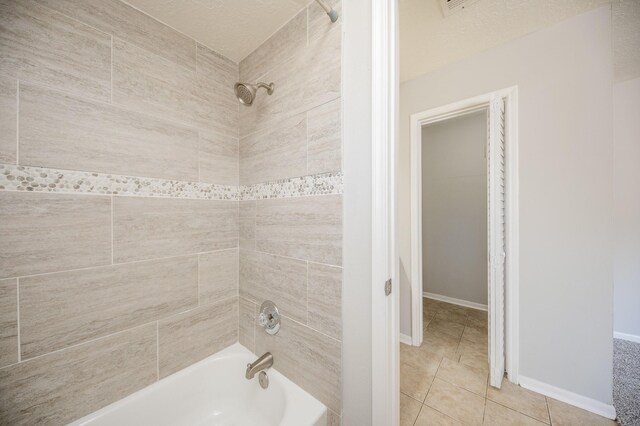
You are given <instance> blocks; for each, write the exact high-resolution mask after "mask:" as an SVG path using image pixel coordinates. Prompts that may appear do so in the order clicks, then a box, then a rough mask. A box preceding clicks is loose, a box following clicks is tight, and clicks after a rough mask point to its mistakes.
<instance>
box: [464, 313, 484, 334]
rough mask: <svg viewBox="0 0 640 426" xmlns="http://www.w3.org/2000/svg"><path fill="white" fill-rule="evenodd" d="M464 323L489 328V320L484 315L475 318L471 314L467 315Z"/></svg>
mask: <svg viewBox="0 0 640 426" xmlns="http://www.w3.org/2000/svg"><path fill="white" fill-rule="evenodd" d="M465 325H468V326H470V327H475V328H484V329H485V330H487V329H488V328H489V321H488V319H487V317H486V316H485V317H484V318H476V317H474V316H472V315H468V316H467V323H466V324H465Z"/></svg>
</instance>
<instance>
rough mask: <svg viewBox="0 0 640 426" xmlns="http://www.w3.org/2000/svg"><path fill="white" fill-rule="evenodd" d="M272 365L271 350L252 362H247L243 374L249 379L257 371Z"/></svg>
mask: <svg viewBox="0 0 640 426" xmlns="http://www.w3.org/2000/svg"><path fill="white" fill-rule="evenodd" d="M272 365H273V355H271V352H267V353H265V354H264V355H262V356H261V357H260V358H258V359H257V360H255V361H254V362H253V363H251V364H247V371H246V373H245V375H244V376H245V377H246V378H247V380H251V379H253V377H254V376H255V375H256V373H259V372H260V371H262V370H266V369H267V368H269V367H271V366H272Z"/></svg>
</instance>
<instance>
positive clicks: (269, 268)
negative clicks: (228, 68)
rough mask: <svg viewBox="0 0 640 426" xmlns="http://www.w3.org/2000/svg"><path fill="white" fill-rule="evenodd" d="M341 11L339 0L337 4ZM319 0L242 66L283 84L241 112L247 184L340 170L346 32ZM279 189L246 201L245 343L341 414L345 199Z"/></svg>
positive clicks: (250, 77) (251, 77)
mask: <svg viewBox="0 0 640 426" xmlns="http://www.w3.org/2000/svg"><path fill="white" fill-rule="evenodd" d="M333 5H334V7H335V8H336V9H337V10H338V11H340V3H339V2H337V1H334V2H333ZM340 22H341V21H340V20H339V21H338V22H337V23H335V24H332V23H331V22H330V21H329V19H328V17H327V15H326V14H325V13H324V11H323V10H322V9H321V8H320V7H319V6H318V5H317V4H316V3H312V4H310V5H309V6H308V8H307V10H305V11H302V12H301V13H300V14H298V15H297V16H296V17H294V18H293V19H292V20H291V21H290V22H289V23H287V24H286V25H285V26H284V27H283V28H281V29H280V30H279V31H278V32H277V33H276V34H274V35H273V36H272V37H271V38H269V39H268V40H267V41H266V42H265V43H264V44H263V45H261V46H260V47H259V48H258V49H257V50H255V51H254V52H253V53H251V54H250V55H249V56H248V57H247V58H245V59H244V60H243V61H241V63H240V79H241V80H242V81H248V82H255V81H264V82H266V83H271V82H273V83H275V91H274V93H273V95H272V96H267V95H266V93H265V92H261V93H260V95H259V97H258V98H257V100H256V102H255V103H254V105H253V106H252V107H251V108H247V107H241V108H240V125H239V130H240V184H241V185H253V184H260V183H263V182H267V181H272V180H275V179H287V178H291V177H296V176H305V175H315V174H326V173H329V174H332V175H340V172H341V163H342V155H341V151H342V126H341V98H340V97H341V69H340V68H341V38H342V29H341V24H340ZM292 195H296V194H291V193H289V194H276V197H275V198H270V199H262V198H261V197H250V198H257V199H255V200H246V199H243V201H240V342H241V343H242V344H243V345H245V346H246V347H248V348H250V349H252V350H253V351H254V352H255V353H256V354H257V355H262V354H263V353H264V352H266V351H270V352H271V353H272V354H273V355H274V363H275V367H276V368H277V369H278V370H280V371H281V372H282V373H283V374H285V375H286V376H288V377H289V378H290V379H292V380H293V381H294V382H296V383H297V384H298V385H300V386H301V387H302V388H304V389H305V390H307V391H308V392H309V393H311V394H312V395H314V396H315V397H316V398H318V399H319V400H320V401H322V402H323V403H324V404H325V405H327V407H329V409H330V422H331V424H339V422H340V416H341V411H342V383H341V381H342V367H341V364H342V361H341V346H342V345H341V338H342V327H341V323H342V320H341V317H342V315H341V300H342V297H341V293H342V292H341V290H342V195H341V190H338V191H330V193H325V194H324V195H318V196H314V195H311V196H309V195H307V196H295V197H292ZM265 299H271V300H273V301H274V302H275V303H276V304H277V305H278V307H279V308H280V312H281V314H282V315H283V319H282V328H281V329H280V331H279V333H278V334H277V335H275V336H270V335H268V334H266V333H265V332H264V330H262V328H261V327H259V326H257V325H256V321H255V316H256V313H257V310H258V308H259V306H260V304H261V303H262V301H264V300H265Z"/></svg>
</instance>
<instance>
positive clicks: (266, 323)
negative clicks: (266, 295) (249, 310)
mask: <svg viewBox="0 0 640 426" xmlns="http://www.w3.org/2000/svg"><path fill="white" fill-rule="evenodd" d="M257 320H258V324H259V325H260V326H261V327H262V328H264V330H265V331H266V332H267V333H269V334H272V335H273V334H276V333H277V332H278V331H279V330H280V312H278V307H277V306H276V304H275V303H273V302H272V301H270V300H266V301H265V302H264V303H262V305H261V306H260V313H259V314H258V318H257Z"/></svg>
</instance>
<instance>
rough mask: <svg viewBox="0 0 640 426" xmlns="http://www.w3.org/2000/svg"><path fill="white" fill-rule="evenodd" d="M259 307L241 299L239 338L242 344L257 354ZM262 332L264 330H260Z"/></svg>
mask: <svg viewBox="0 0 640 426" xmlns="http://www.w3.org/2000/svg"><path fill="white" fill-rule="evenodd" d="M257 312H258V305H256V304H255V303H253V302H252V301H250V300H247V299H245V298H244V297H240V313H239V315H240V316H239V336H238V339H239V341H240V344H241V345H243V346H244V347H245V348H247V349H249V350H250V351H251V352H255V348H256V345H255V334H256V316H257ZM260 331H262V330H260Z"/></svg>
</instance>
